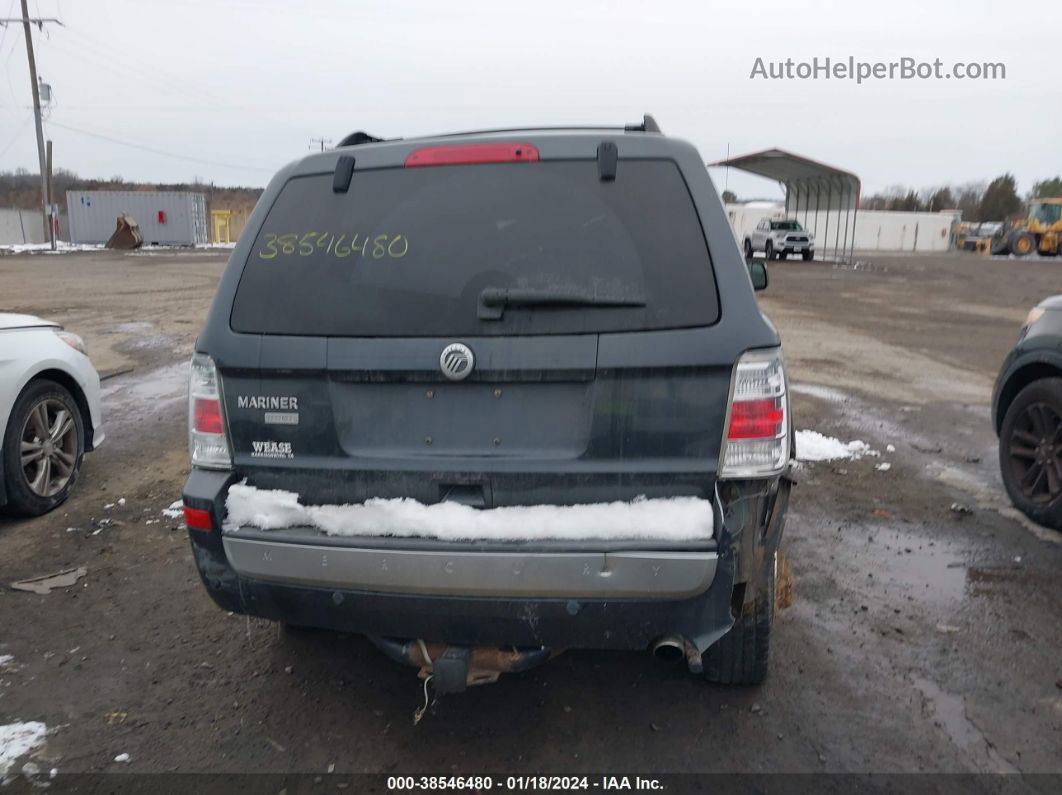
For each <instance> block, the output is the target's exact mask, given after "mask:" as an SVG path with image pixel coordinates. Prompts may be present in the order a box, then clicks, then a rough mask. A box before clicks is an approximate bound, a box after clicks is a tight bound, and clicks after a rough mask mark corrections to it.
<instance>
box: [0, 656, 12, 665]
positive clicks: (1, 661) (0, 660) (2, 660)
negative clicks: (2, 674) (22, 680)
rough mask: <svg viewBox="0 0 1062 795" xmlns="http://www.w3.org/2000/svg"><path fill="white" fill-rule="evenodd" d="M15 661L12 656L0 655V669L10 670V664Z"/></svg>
mask: <svg viewBox="0 0 1062 795" xmlns="http://www.w3.org/2000/svg"><path fill="white" fill-rule="evenodd" d="M14 661H15V657H14V655H11V654H0V668H10V667H11V664H12V663H13V662H14Z"/></svg>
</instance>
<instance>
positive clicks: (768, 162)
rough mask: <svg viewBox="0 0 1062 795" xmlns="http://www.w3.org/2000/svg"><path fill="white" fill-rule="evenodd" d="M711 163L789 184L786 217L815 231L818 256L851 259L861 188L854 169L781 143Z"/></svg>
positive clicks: (786, 191)
mask: <svg viewBox="0 0 1062 795" xmlns="http://www.w3.org/2000/svg"><path fill="white" fill-rule="evenodd" d="M708 165H709V166H713V167H714V166H720V167H726V166H729V167H731V168H737V169H741V170H742V171H747V172H749V173H750V174H756V175H757V176H761V177H766V178H767V179H773V180H775V181H777V182H778V183H779V184H781V185H782V186H783V187H784V188H785V214H786V217H789V218H796V219H797V220H798V221H800V222H801V223H802V224H803V226H804V228H805V229H808V230H809V231H811V232H812V233H813V234H814V235H815V250H816V253H817V256H819V257H820V258H822V259H826V258H827V257H826V254H827V252H828V251H832V253H833V257H832V258H833V259H834V260H840V261H845V260H848V261H851V260H852V255H853V252H854V251H855V222H856V218H857V217H858V214H859V188H860V182H859V177H857V176H856V175H855V174H853V173H851V172H850V171H844V170H842V169H839V168H835V167H834V166H828V165H826V164H825V163H819V162H818V161H816V160H811V159H810V158H807V157H801V156H800V155H794V154H793V153H791V152H786V151H784V150H782V149H764V150H763V151H762V152H753V153H752V154H748V155H741V156H740V157H731V158H727V159H726V160H720V161H719V162H717V163H709V164H708ZM831 215H832V216H833V217H834V221H833V223H832V224H831V221H830V216H831ZM801 216H803V217H801ZM823 216H825V217H823ZM809 219H810V221H809ZM831 230H832V237H833V240H832V245H831V240H830V237H831Z"/></svg>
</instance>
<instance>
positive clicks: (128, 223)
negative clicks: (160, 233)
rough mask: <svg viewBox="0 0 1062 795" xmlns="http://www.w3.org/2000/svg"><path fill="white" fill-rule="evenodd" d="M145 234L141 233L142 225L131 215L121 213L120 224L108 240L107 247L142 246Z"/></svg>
mask: <svg viewBox="0 0 1062 795" xmlns="http://www.w3.org/2000/svg"><path fill="white" fill-rule="evenodd" d="M143 243H144V236H143V235H142V234H140V225H139V224H137V222H136V220H135V219H134V218H133V217H132V216H131V215H119V216H118V226H117V228H116V229H115V230H114V234H113V235H111V238H110V240H108V241H107V248H121V249H130V248H140V246H141V245H143Z"/></svg>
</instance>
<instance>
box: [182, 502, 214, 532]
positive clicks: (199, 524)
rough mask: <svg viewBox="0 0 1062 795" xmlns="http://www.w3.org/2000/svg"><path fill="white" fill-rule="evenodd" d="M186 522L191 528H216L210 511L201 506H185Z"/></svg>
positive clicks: (207, 530) (208, 530)
mask: <svg viewBox="0 0 1062 795" xmlns="http://www.w3.org/2000/svg"><path fill="white" fill-rule="evenodd" d="M184 523H185V525H186V526H187V527H188V529H189V530H205V531H206V532H208V533H209V532H210V531H211V530H213V529H214V522H213V520H212V519H211V518H210V511H204V510H201V509H199V508H189V507H188V506H187V505H185V506H184Z"/></svg>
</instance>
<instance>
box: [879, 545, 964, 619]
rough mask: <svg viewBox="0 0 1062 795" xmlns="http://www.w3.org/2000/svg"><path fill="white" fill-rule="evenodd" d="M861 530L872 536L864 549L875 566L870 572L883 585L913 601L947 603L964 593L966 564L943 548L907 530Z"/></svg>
mask: <svg viewBox="0 0 1062 795" xmlns="http://www.w3.org/2000/svg"><path fill="white" fill-rule="evenodd" d="M864 532H866V533H867V535H868V536H872V537H873V538H874V541H873V542H872V543H869V544H867V545H866V547H865V551H866V554H867V555H868V556H869V557H870V558H871V559H872V560H873V562H874V564H875V565H876V567H877V568H876V573H875V575H874V576H875V577H876V578H877V579H878V581H879V582H880V583H882V584H883V585H885V586H886V587H889V588H898V589H899V590H900V591H901V592H902V593H903V594H905V595H907V596H910V597H911V598H912V599H914V600H915V601H916V602H933V603H937V604H950V603H954V602H958V601H961V600H962V599H963V597H964V596H965V595H966V582H967V577H966V564H965V563H964V562H963V560H962V559H961V558H959V557H957V556H956V555H955V554H953V553H952V552H949V551H948V550H947V549H946V548H940V547H937V546H930V545H929V539H927V538H921V537H918V536H912V535H910V534H908V533H899V532H896V531H892V530H881V529H877V530H875V529H874V528H873V527H867V528H865V530H864ZM908 550H910V551H908Z"/></svg>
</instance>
